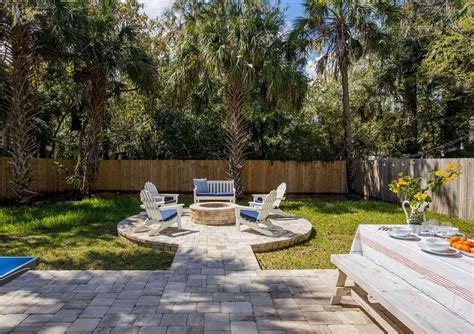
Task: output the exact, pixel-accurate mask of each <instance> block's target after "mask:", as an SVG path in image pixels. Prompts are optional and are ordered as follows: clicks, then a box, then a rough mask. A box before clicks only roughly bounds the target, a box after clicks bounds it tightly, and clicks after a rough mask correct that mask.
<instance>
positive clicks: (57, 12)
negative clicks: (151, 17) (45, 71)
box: [42, 0, 156, 196]
mask: <svg viewBox="0 0 474 334" xmlns="http://www.w3.org/2000/svg"><path fill="white" fill-rule="evenodd" d="M120 6H121V3H120V1H119V0H100V1H94V2H90V1H81V2H77V3H70V4H68V3H64V2H61V1H59V2H56V3H55V4H54V5H53V6H52V7H51V8H50V12H49V15H48V17H46V18H45V22H44V25H45V29H44V31H43V34H42V40H43V42H44V43H45V44H47V45H49V46H50V49H49V52H50V57H49V58H50V59H51V61H54V59H60V60H62V61H64V60H67V61H69V63H70V64H71V66H72V68H73V72H74V73H73V77H74V80H75V82H76V85H77V91H78V100H81V99H82V100H84V101H85V114H84V115H83V116H82V126H81V131H80V143H79V146H80V147H79V150H80V152H79V159H78V163H77V166H76V176H77V177H80V178H81V180H82V182H81V194H82V195H83V196H89V195H90V194H91V193H92V191H93V188H94V184H95V182H96V180H97V176H98V170H99V158H100V156H101V152H100V146H101V143H102V139H103V130H104V119H105V115H106V111H107V108H108V102H109V99H110V98H111V97H112V96H114V95H116V94H119V93H120V92H121V91H123V90H135V89H140V90H142V91H149V90H152V89H153V87H154V83H155V79H156V71H155V67H154V62H153V60H152V59H151V57H149V56H148V54H147V53H146V51H145V50H144V48H142V47H141V45H140V41H139V36H138V31H136V29H135V26H134V25H133V23H132V22H127V20H126V19H125V18H124V17H123V16H121V15H119V13H118V12H119V9H120ZM46 53H47V52H46ZM126 80H128V81H126ZM128 82H131V83H133V84H134V85H135V88H132V89H126V87H127V83H128Z"/></svg>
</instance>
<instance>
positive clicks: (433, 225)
mask: <svg viewBox="0 0 474 334" xmlns="http://www.w3.org/2000/svg"><path fill="white" fill-rule="evenodd" d="M438 228H439V225H438V221H437V220H436V219H430V220H428V222H427V224H426V229H427V230H428V232H429V234H430V237H434V235H435V233H436V230H437V229H438Z"/></svg>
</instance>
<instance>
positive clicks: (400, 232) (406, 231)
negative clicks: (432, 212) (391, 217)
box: [392, 226, 412, 237]
mask: <svg viewBox="0 0 474 334" xmlns="http://www.w3.org/2000/svg"><path fill="white" fill-rule="evenodd" d="M392 231H393V234H395V235H396V236H398V237H408V236H409V235H410V234H411V232H412V231H411V228H409V227H405V226H395V227H392Z"/></svg>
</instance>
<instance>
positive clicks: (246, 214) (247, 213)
mask: <svg viewBox="0 0 474 334" xmlns="http://www.w3.org/2000/svg"><path fill="white" fill-rule="evenodd" d="M240 217H242V218H243V219H245V220H248V221H249V222H252V223H255V222H256V221H257V218H258V212H257V211H252V210H242V211H240Z"/></svg>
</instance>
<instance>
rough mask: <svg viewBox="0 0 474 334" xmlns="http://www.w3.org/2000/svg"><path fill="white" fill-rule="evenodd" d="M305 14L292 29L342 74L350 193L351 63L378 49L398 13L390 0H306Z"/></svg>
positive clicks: (351, 189) (324, 63) (322, 60)
mask: <svg viewBox="0 0 474 334" xmlns="http://www.w3.org/2000/svg"><path fill="white" fill-rule="evenodd" d="M304 9H305V13H304V16H303V17H302V18H300V19H298V20H297V22H296V27H295V30H294V32H293V34H294V36H296V37H297V38H298V39H299V40H300V41H301V45H302V47H303V49H304V50H305V51H307V52H310V51H312V52H316V54H317V55H318V56H319V57H320V58H319V61H318V68H319V69H320V70H321V71H326V70H328V69H330V70H331V71H332V73H334V74H335V75H338V76H340V80H341V86H342V105H343V116H344V117H343V120H344V151H345V159H346V166H347V168H346V170H347V185H348V191H349V193H353V192H354V191H355V189H354V176H353V174H354V171H353V160H354V147H353V139H352V121H351V118H352V117H351V110H350V104H349V76H348V73H349V67H350V66H351V64H352V62H354V61H356V60H358V59H359V58H360V57H361V56H362V55H364V53H365V52H367V51H371V50H378V49H380V48H381V46H382V45H383V40H384V38H385V32H384V23H385V21H386V20H387V19H391V18H392V17H393V14H395V13H396V11H395V7H393V6H391V5H390V4H389V3H388V2H387V1H352V0H306V1H305V3H304Z"/></svg>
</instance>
